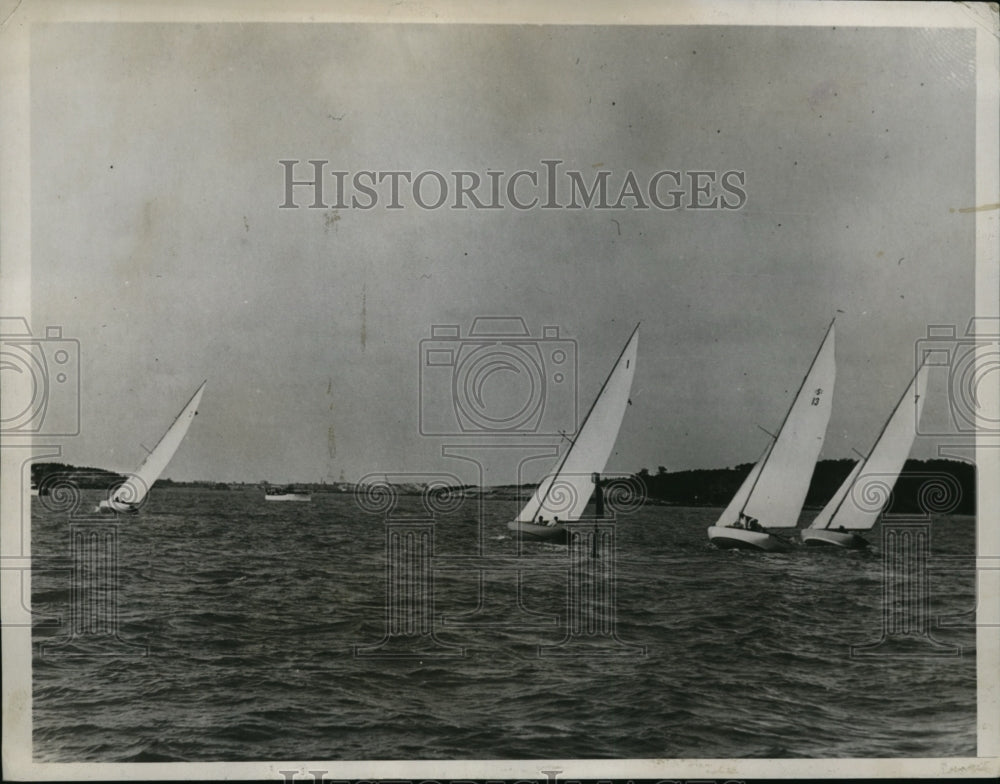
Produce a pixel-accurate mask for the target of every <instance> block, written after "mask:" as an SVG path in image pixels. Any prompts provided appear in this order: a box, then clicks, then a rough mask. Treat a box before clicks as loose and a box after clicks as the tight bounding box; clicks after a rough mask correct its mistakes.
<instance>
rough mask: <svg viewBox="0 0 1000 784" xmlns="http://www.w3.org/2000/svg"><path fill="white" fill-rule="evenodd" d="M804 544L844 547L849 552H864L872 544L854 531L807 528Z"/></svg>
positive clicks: (804, 531)
mask: <svg viewBox="0 0 1000 784" xmlns="http://www.w3.org/2000/svg"><path fill="white" fill-rule="evenodd" d="M802 542H803V543H804V544H807V545H810V546H813V547H815V546H824V545H826V546H832V547H844V548H847V549H848V550H864V549H865V548H866V547H869V546H870V543H869V542H868V541H867V540H866V539H865V538H864V537H861V536H858V534H856V533H854V532H852V531H829V530H827V529H825V528H805V529H803V530H802Z"/></svg>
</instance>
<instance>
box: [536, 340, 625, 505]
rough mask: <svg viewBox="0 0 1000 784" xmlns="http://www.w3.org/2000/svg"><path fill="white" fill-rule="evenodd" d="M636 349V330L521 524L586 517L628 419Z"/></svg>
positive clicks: (538, 490)
mask: <svg viewBox="0 0 1000 784" xmlns="http://www.w3.org/2000/svg"><path fill="white" fill-rule="evenodd" d="M638 345H639V326H638V325H636V327H635V329H634V330H633V331H632V334H631V336H629V339H628V342H626V344H625V348H623V349H622V352H621V354H620V355H619V356H618V360H617V361H616V362H615V365H614V367H613V368H612V369H611V373H610V374H609V375H608V377H607V379H605V381H604V386H602V387H601V391H600V392H598V394H597V398H596V399H595V400H594V403H593V405H592V406H591V407H590V411H588V412H587V416H586V417H584V420H583V424H582V425H581V426H580V431H579V432H578V433H577V435H576V438H575V439H574V440H573V443H572V444H571V445H570V448H569V449H568V450H567V451H566V453H565V454H564V455H563V459H562V462H561V463H560V464H559V467H558V468H557V469H556V471H555V473H554V474H550V475H549V476H546V477H545V479H543V480H542V481H541V483H539V485H538V488H537V489H536V490H535V493H534V495H532V496H531V500H529V501H528V503H527V504H525V506H524V508H523V509H522V510H521V513H520V514H519V515H518V516H517V521H518V522H522V523H530V522H533V521H535V520H536V518H537V517H539V516H541V517H545V518H548V519H549V520H551V519H552V518H554V517H558V518H559V519H560V520H561V521H570V520H576V519H578V518H579V517H580V515H581V514H583V510H584V509H585V508H586V506H587V501H589V500H590V496H591V493H593V491H594V481H593V474H594V473H600V472H601V471H603V470H604V466H605V465H606V464H607V462H608V458H609V457H610V456H611V450H612V449H613V448H614V445H615V440H616V439H617V438H618V430H619V428H621V424H622V419H624V417H625V409H626V407H627V406H628V399H629V392H630V391H631V389H632V378H633V376H634V375H635V358H636V351H637V349H638Z"/></svg>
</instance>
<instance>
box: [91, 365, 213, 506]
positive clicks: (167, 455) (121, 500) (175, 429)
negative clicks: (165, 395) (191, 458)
mask: <svg viewBox="0 0 1000 784" xmlns="http://www.w3.org/2000/svg"><path fill="white" fill-rule="evenodd" d="M207 383H208V382H207V381H203V382H202V384H201V386H200V387H198V389H197V391H196V392H195V393H194V394H193V395H192V396H191V399H190V400H189V401H188V402H187V404H186V405H185V406H184V408H183V409H181V412H180V413H179V414H178V415H177V416H176V417H175V418H174V421H173V422H172V423H171V424H170V427H168V428H167V432H165V433H164V434H163V436H162V437H161V438H160V440H159V441H157V442H156V446H154V447H153V449H152V450H151V451H150V453H149V454H148V455H146V459H145V460H143V461H142V465H140V466H139V468H138V469H137V470H136V472H135V473H134V474H130V475H129V477H128V479H126V480H125V482H124V483H122V484H121V485H119V486H118V487H116V488H114V489H113V490H112V492H111V496H110V498H107V499H105V500H103V501H101V503H100V504H99V505H98V507H97V511H99V512H109V513H110V512H125V513H134V512H138V511H139V507H140V506H141V505H142V502H143V501H144V500H145V499H146V495H147V494H148V493H149V491H150V489H151V488H152V487H153V483H154V482H156V480H157V479H159V478H160V474H162V473H163V471H164V469H165V468H166V467H167V464H168V463H169V462H170V460H171V458H173V456H174V453H175V452H176V451H177V448H178V447H179V446H180V445H181V441H183V440H184V436H185V435H186V434H187V431H188V428H189V427H190V426H191V422H192V421H193V420H194V418H195V416H197V414H198V404H199V403H200V402H201V395H202V393H203V392H204V391H205V385H206V384H207Z"/></svg>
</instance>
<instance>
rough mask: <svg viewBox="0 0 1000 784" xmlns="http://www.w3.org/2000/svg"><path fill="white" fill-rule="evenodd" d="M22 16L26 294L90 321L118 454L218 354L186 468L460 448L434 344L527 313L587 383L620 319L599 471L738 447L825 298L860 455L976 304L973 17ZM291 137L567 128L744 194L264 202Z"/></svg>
mask: <svg viewBox="0 0 1000 784" xmlns="http://www.w3.org/2000/svg"><path fill="white" fill-rule="evenodd" d="M31 46H32V53H31V57H32V59H31V88H32V92H31V99H32V114H31V123H32V129H31V161H32V194H31V198H32V201H31V207H32V280H33V303H32V306H33V311H32V312H33V322H34V323H33V326H34V328H35V331H36V332H37V331H38V330H39V328H40V327H41V326H43V325H45V324H61V325H62V326H63V328H64V333H65V334H66V335H68V336H72V337H76V338H78V339H79V340H80V343H81V366H82V370H81V378H82V381H81V385H82V408H83V420H82V432H81V435H80V436H79V437H78V438H75V439H70V440H69V441H68V442H67V443H66V446H65V448H64V455H65V459H66V460H67V461H69V462H74V463H79V464H89V465H99V466H103V467H107V468H113V469H119V470H130V469H132V468H134V467H135V465H136V464H137V463H138V462H139V460H141V458H142V455H143V452H142V449H141V447H140V446H139V443H140V442H142V443H144V444H146V445H147V446H151V445H152V443H153V442H155V440H156V439H157V438H158V437H159V435H160V434H161V433H162V430H163V429H164V428H165V427H166V425H167V424H168V423H169V422H170V420H171V419H172V418H173V416H174V415H175V414H176V413H177V412H178V411H179V410H180V408H181V406H182V405H183V404H184V402H185V401H186V400H187V398H188V397H189V396H190V394H191V393H192V392H193V391H194V390H195V388H196V387H197V386H198V384H199V383H200V382H201V380H202V379H204V378H207V379H208V380H209V384H208V388H207V390H206V393H205V397H204V399H203V402H202V405H201V415H200V416H199V417H198V419H197V420H196V421H195V422H194V424H193V426H192V428H191V431H190V432H189V434H188V437H187V440H186V442H185V443H184V445H183V446H182V447H181V450H180V451H179V452H178V454H177V456H176V457H175V459H174V461H173V463H172V464H171V465H170V467H168V469H167V472H166V475H168V476H171V477H173V478H175V479H193V478H206V479H216V480H246V481H256V480H261V479H269V480H273V481H282V480H293V479H294V480H301V481H319V480H321V479H327V480H335V479H337V478H339V476H340V475H341V472H343V474H344V476H345V477H346V478H347V479H349V480H353V479H357V478H359V477H360V476H362V475H364V474H367V473H369V472H375V471H417V472H433V471H435V470H445V471H456V470H457V466H456V465H454V461H449V460H443V459H442V458H441V457H440V449H441V446H442V444H444V443H459V442H461V441H462V439H461V438H458V439H454V438H453V439H441V438H430V437H425V436H422V435H421V434H420V432H419V427H418V424H419V416H418V414H419V395H418V391H419V388H420V384H421V375H420V373H419V362H420V361H421V355H420V341H421V340H423V339H426V338H429V337H430V334H431V333H430V330H431V325H433V324H458V325H461V327H462V330H463V334H465V332H466V331H467V329H468V327H469V326H470V325H471V322H472V320H473V319H474V318H475V317H476V316H479V315H517V316H522V317H524V319H525V321H526V322H527V324H528V327H529V329H530V330H531V332H532V335H534V336H536V337H538V336H540V335H541V330H542V327H543V326H545V325H558V326H559V327H560V329H561V335H562V336H563V337H568V338H572V339H574V340H576V341H577V345H578V349H579V355H578V361H577V368H578V374H579V376H578V377H579V405H580V407H581V412H582V411H585V410H586V409H587V407H589V405H590V402H591V400H592V398H593V396H594V394H595V393H596V391H597V389H598V388H599V387H600V385H601V383H602V382H603V380H604V377H605V375H606V374H607V373H608V371H609V370H610V368H611V365H612V363H613V361H614V359H615V357H616V356H617V355H618V352H619V351H620V349H621V347H622V345H623V344H624V342H625V340H626V338H627V337H628V335H629V333H630V331H631V328H632V327H633V326H634V324H635V322H637V321H640V320H641V321H642V327H641V331H640V341H639V355H638V370H637V373H636V377H635V384H634V388H633V393H632V401H633V405H632V406H631V407H629V409H628V411H627V413H626V417H625V422H624V424H623V427H622V430H621V433H620V436H619V439H618V442H617V447H616V450H615V453H614V455H613V456H612V460H611V463H610V464H609V469H610V470H621V471H635V470H638V469H639V468H641V467H643V466H648V467H650V468H652V469H655V467H656V466H658V465H665V466H667V467H668V468H670V469H672V470H673V469H682V468H697V467H717V466H726V465H735V464H737V463H741V462H746V461H750V460H753V459H754V458H755V457H756V456H757V455H758V454H759V453H760V451H761V449H763V447H764V445H765V439H766V436H764V435H763V434H762V433H761V432H760V430H758V429H757V424H760V425H761V426H763V427H767V428H769V429H775V428H777V427H778V425H779V424H780V422H781V419H782V417H783V416H784V413H785V411H786V409H787V407H788V405H789V404H790V402H791V396H792V395H793V394H794V392H795V390H796V388H797V387H798V384H799V382H800V381H801V379H802V376H803V375H804V373H805V371H806V368H807V366H808V364H809V362H810V360H811V358H812V356H813V353H814V352H815V350H816V348H817V347H818V345H819V342H820V340H821V338H822V336H823V333H824V330H825V328H826V325H827V323H828V322H829V320H830V318H831V317H833V315H834V314H835V313H836V311H837V309H840V310H842V311H844V312H843V313H842V314H839V315H838V322H837V361H838V377H837V385H836V391H835V396H834V410H833V416H832V419H831V422H830V428H829V431H828V435H827V441H826V446H825V447H824V451H823V453H822V456H823V457H831V458H838V457H846V456H850V454H851V449H852V447H856V448H858V449H860V450H867V449H869V448H870V446H871V443H872V441H873V439H874V438H875V435H876V434H877V432H878V430H879V428H880V427H881V425H882V423H883V421H884V419H885V417H886V416H888V414H889V411H890V409H891V408H892V406H893V405H894V404H895V402H896V399H897V398H898V396H899V394H900V393H901V391H902V389H903V388H905V386H906V384H907V383H908V380H909V377H910V375H911V374H912V372H913V369H914V368H913V364H914V346H915V342H916V341H917V340H918V339H919V338H921V337H923V336H924V335H925V334H926V332H927V327H928V325H934V324H956V325H958V329H959V333H960V334H961V332H962V331H963V330H964V327H965V324H966V322H967V321H968V319H969V317H970V316H971V315H972V309H973V299H972V297H973V273H974V246H973V240H974V235H973V228H974V225H973V220H974V215H973V214H970V213H964V212H959V211H958V210H959V209H960V208H963V207H967V206H969V205H972V204H974V192H973V186H974V171H975V167H974V148H973V140H974V128H975V123H974V97H975V91H974V86H975V82H974V71H973V56H974V41H973V37H972V34H971V33H969V32H967V31H961V30H937V31H927V30H920V29H909V30H904V29H885V28H883V29H837V28H833V29H831V28H795V29H789V28H784V29H778V28H728V27H715V28H712V27H705V28H695V27H686V28H656V27H650V28H639V27H614V28H597V27H545V26H530V27H521V26H511V27H496V26H445V25H441V26H389V25H385V26H369V25H343V26H331V25H311V26H308V25H292V24H289V25H268V26H264V25H221V24H206V25H166V24H143V25H131V24H129V25H125V24H122V25H108V24H86V25H71V24H65V25H49V26H44V27H42V26H39V27H36V28H35V29H34V31H33V34H32V40H31ZM310 158H317V159H324V160H329V161H330V164H329V166H328V169H331V170H346V171H350V172H356V171H359V170H363V169H370V170H375V171H391V170H407V171H412V172H419V171H424V170H437V171H442V172H446V173H447V172H452V171H457V170H471V171H476V172H479V173H480V174H484V173H485V172H486V171H487V170H503V171H505V172H507V173H510V172H513V171H515V170H517V169H528V170H533V171H538V172H539V173H540V174H541V173H544V170H543V167H542V165H541V163H540V161H542V160H545V159H559V160H562V161H564V164H563V167H562V168H563V169H573V170H579V171H581V172H583V173H584V176H585V177H586V178H587V179H588V181H589V180H590V179H591V178H593V177H594V176H595V174H596V172H598V171H600V170H610V171H611V172H612V174H611V177H610V180H611V182H612V183H614V185H612V188H611V190H612V191H613V192H615V193H616V192H617V188H618V187H620V185H621V182H622V180H623V178H624V176H625V174H626V173H627V172H628V171H633V172H635V173H636V176H637V179H638V180H639V182H641V183H645V182H646V181H648V179H649V178H650V177H651V176H652V175H653V174H655V173H656V172H657V171H660V170H664V169H670V170H680V171H682V172H687V171H695V170H706V171H718V172H723V171H726V170H741V171H745V172H746V183H745V190H746V193H747V197H748V198H747V201H746V204H745V206H744V207H743V208H742V209H740V210H684V209H679V210H673V211H663V210H659V209H655V208H654V209H648V210H638V209H624V210H599V209H580V210H542V209H531V210H524V211H518V210H514V209H509V208H508V209H503V210H452V209H448V208H442V209H439V210H433V211H432V210H424V209H420V208H418V207H417V206H416V205H414V204H413V203H412V201H410V200H407V199H405V198H404V202H406V206H405V207H404V208H403V209H400V210H386V209H384V208H383V206H382V204H381V203H380V204H379V205H378V206H377V207H376V208H374V209H371V210H360V209H350V208H348V209H341V210H336V211H334V210H314V209H305V208H302V209H298V210H282V209H279V208H278V205H279V204H281V203H282V201H283V199H284V182H283V170H282V167H281V166H280V165H279V163H278V161H279V160H281V159H299V160H302V161H305V160H307V159H310ZM297 171H298V173H299V174H300V175H302V176H303V178H304V175H305V174H307V173H308V170H307V168H306V167H305V166H303V167H300V168H299V169H298V170H297ZM326 184H327V188H328V189H331V190H332V182H331V181H329V180H328V181H327V183H326ZM331 190H328V194H327V196H328V198H327V201H332V200H333V194H332V192H331ZM379 190H380V194H382V196H383V201H384V197H385V195H386V194H387V191H386V190H385V188H380V189H379ZM404 191H405V188H404ZM428 192H429V193H431V194H432V195H433V189H432V188H429V190H428ZM541 195H544V194H541ZM297 199H298V200H299V202H300V203H302V204H307V203H309V201H310V198H309V194H308V193H307V192H306V191H305V190H304V189H300V190H299V191H297ZM629 203H630V204H631V202H629ZM436 369H440V368H436ZM499 388H501V389H502V387H499ZM494 392H495V389H494ZM946 393H947V390H946V386H945V384H944V383H943V374H942V373H937V374H935V375H932V378H931V382H930V389H929V391H928V394H929V400H928V403H927V407H926V410H925V415H924V416H925V425H926V427H927V428H928V429H929V430H933V429H941V428H945V429H948V428H947V411H948V401H947V398H946ZM529 440H530V439H524V443H527V442H528V441H529ZM938 443H939V440H938V439H931V438H927V439H920V440H919V441H918V444H917V446H916V447H915V449H914V456H917V457H930V456H933V455H934V454H935V452H936V447H937V445H938ZM545 467H546V464H545V463H544V462H541V463H539V464H538V470H539V471H541V470H542V469H543V468H545ZM492 478H493V479H494V480H496V481H504V480H506V481H513V477H510V478H506V477H500V476H494V477H492Z"/></svg>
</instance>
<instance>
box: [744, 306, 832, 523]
mask: <svg viewBox="0 0 1000 784" xmlns="http://www.w3.org/2000/svg"><path fill="white" fill-rule="evenodd" d="M835 377H836V364H835V361H834V330H833V324H832V323H831V324H830V328H829V329H828V330H827V333H826V337H825V338H824V339H823V343H822V344H821V345H820V348H819V351H818V352H817V353H816V356H815V358H814V359H813V363H812V366H811V367H810V368H809V372H808V373H806V377H805V379H804V380H803V381H802V386H800V387H799V391H798V393H797V394H796V396H795V400H794V401H793V402H792V407H791V408H790V409H789V410H788V413H787V414H786V415H785V421H784V422H783V423H782V425H781V429H780V430H779V431H778V435H777V438H776V439H775V441H774V444H773V445H772V446H771V451H770V453H769V454H768V455H767V456H766V457H765V459H764V460H763V467H762V468H761V470H760V474H759V475H758V477H757V481H756V483H754V485H753V487H752V488H751V490H750V497H749V499H748V500H747V502H746V505H745V506H744V508H743V510H742V511H743V512H744V513H745V514H746V515H748V516H749V517H754V518H757V520H758V521H759V522H760V524H761V525H762V526H765V527H767V528H795V527H796V526H797V524H798V520H799V514H800V512H801V511H802V504H803V503H804V502H805V500H806V493H808V492H809V483H810V481H811V480H812V475H813V470H814V469H815V467H816V459H817V458H818V457H819V452H820V449H822V448H823V439H824V438H825V437H826V426H827V424H828V423H829V421H830V411H831V410H832V405H833V383H834V379H835Z"/></svg>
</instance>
